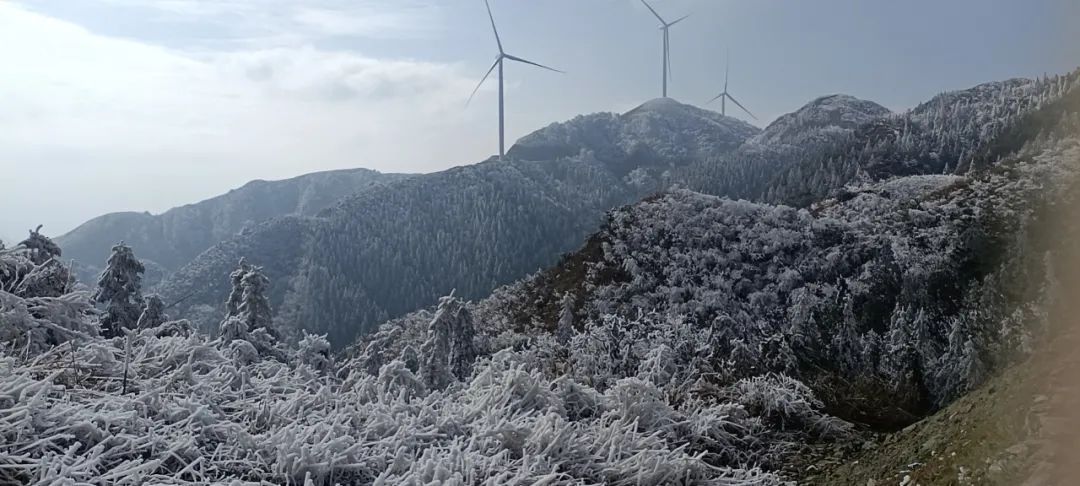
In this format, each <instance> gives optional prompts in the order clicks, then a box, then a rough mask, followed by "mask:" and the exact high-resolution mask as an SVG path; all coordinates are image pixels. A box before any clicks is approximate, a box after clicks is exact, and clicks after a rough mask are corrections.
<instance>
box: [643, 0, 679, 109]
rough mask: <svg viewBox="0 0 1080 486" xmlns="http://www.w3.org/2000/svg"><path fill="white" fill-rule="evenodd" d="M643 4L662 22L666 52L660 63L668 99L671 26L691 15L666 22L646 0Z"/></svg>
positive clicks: (664, 93)
mask: <svg viewBox="0 0 1080 486" xmlns="http://www.w3.org/2000/svg"><path fill="white" fill-rule="evenodd" d="M641 3H643V4H645V8H648V9H649V11H650V12H652V14H653V15H655V16H656V19H657V20H659V21H660V30H662V31H664V52H663V55H662V60H661V61H660V62H661V64H662V67H663V71H664V88H663V95H664V98H667V83H668V76H669V75H670V71H671V41H670V38H671V37H670V36H669V35H668V29H670V28H671V26H673V25H675V24H677V23H679V22H682V21H683V20H685V19H686V18H687V17H689V15H684V16H682V17H680V18H678V19H676V20H675V21H674V22H667V21H665V20H664V18H663V17H661V16H660V14H658V13H656V10H655V9H654V8H652V5H649V3H648V2H646V1H645V0H641Z"/></svg>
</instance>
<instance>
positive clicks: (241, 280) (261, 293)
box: [221, 259, 278, 341]
mask: <svg viewBox="0 0 1080 486" xmlns="http://www.w3.org/2000/svg"><path fill="white" fill-rule="evenodd" d="M229 278H230V280H231V281H232V291H231V292H229V299H228V300H227V301H226V302H225V319H224V320H223V321H222V322H221V337H222V339H224V340H225V341H230V340H232V339H247V336H248V335H249V333H251V332H255V331H256V330H258V329H262V330H263V331H264V332H265V333H266V334H268V335H269V336H270V337H272V338H273V339H277V337H278V336H277V332H275V330H274V328H273V325H272V323H273V319H274V316H273V313H272V312H271V309H270V301H269V299H268V298H267V297H266V294H267V292H268V291H269V287H270V280H269V279H268V278H266V276H265V275H263V274H262V269H261V268H259V267H256V266H252V265H249V264H248V263H247V262H246V261H245V260H244V259H240V263H239V266H238V268H237V269H236V270H234V271H233V272H232V273H231V274H230V275H229ZM241 324H242V325H241Z"/></svg>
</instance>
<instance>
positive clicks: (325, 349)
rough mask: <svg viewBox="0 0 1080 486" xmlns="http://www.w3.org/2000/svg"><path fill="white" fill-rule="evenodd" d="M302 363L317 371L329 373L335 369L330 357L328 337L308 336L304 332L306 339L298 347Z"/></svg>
mask: <svg viewBox="0 0 1080 486" xmlns="http://www.w3.org/2000/svg"><path fill="white" fill-rule="evenodd" d="M297 347H298V349H297V352H298V354H299V355H300V361H301V362H302V363H304V364H306V365H308V366H310V367H311V368H312V369H314V370H315V371H319V372H327V371H330V368H331V367H333V361H332V360H331V357H330V342H329V341H327V340H326V335H325V334H323V335H318V334H308V333H307V332H304V338H303V339H301V340H300V343H299V344H298V345H297Z"/></svg>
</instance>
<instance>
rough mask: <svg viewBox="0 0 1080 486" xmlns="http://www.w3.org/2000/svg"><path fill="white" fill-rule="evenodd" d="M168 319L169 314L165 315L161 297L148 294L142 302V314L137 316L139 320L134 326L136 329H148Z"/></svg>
mask: <svg viewBox="0 0 1080 486" xmlns="http://www.w3.org/2000/svg"><path fill="white" fill-rule="evenodd" d="M168 320H169V316H166V315H165V303H164V302H162V301H161V297H158V296H157V295H148V296H146V300H145V303H144V304H143V311H142V315H140V316H139V321H138V323H137V324H136V325H135V327H136V328H137V329H149V328H152V327H158V326H160V325H162V324H164V323H165V321H168Z"/></svg>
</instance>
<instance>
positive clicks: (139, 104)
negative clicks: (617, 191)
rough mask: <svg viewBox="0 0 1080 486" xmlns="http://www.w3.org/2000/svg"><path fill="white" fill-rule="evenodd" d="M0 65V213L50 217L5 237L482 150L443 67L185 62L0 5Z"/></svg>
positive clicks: (325, 61) (315, 51)
mask: <svg viewBox="0 0 1080 486" xmlns="http://www.w3.org/2000/svg"><path fill="white" fill-rule="evenodd" d="M110 1H113V0H110ZM115 1H119V0H115ZM237 3H239V4H242V3H245V2H237ZM156 4H158V6H159V7H162V8H166V7H167V8H173V9H174V10H178V11H184V12H185V15H221V13H220V12H219V11H210V12H206V11H199V10H197V9H195V8H194V7H192V8H191V9H190V10H185V9H188V7H189V5H188V4H189V2H183V1H176V2H167V1H164V0H163V1H160V2H156ZM342 29H344V27H342ZM0 58H2V59H4V62H5V68H4V70H5V72H7V73H11V74H13V75H8V76H0V103H2V104H3V106H4V109H3V110H0V152H2V153H4V154H5V156H4V157H3V158H2V159H0V173H4V174H14V177H12V179H14V180H15V181H18V182H19V183H16V184H12V185H10V186H7V187H5V189H4V190H3V191H0V207H8V208H11V207H20V208H21V207H26V201H31V200H34V199H35V198H40V194H41V193H42V191H48V190H49V189H48V186H51V188H52V189H55V191H56V192H58V193H59V192H61V191H62V192H63V194H56V197H57V198H58V200H62V201H63V203H64V204H54V203H53V202H52V201H50V202H49V203H48V204H44V203H43V204H40V205H38V209H40V210H41V211H44V212H47V213H48V214H46V215H42V214H34V215H26V216H18V215H13V214H8V215H7V216H6V217H5V218H0V232H2V233H6V234H9V235H10V234H21V231H22V230H23V229H24V227H29V226H27V225H36V223H37V222H44V223H46V225H47V226H46V227H47V228H49V229H51V230H52V231H54V232H56V231H62V230H66V229H69V228H71V227H72V226H74V225H75V224H77V223H79V222H81V221H83V220H85V219H88V218H89V217H92V216H95V215H97V214H100V213H103V212H106V211H114V210H118V209H129V210H151V211H160V210H164V209H167V208H168V207H171V206H175V205H179V204H182V203H187V202H192V201H195V200H198V199H201V198H204V197H209V196H212V195H214V194H217V193H220V192H224V191H226V190H227V189H229V188H230V187H234V186H237V185H239V184H241V183H243V182H245V181H247V180H250V179H254V178H281V177H289V176H293V175H298V174H301V173H305V172H310V171H314V170H322V169H331V168H340V167H370V168H375V169H379V170H383V171H426V170H435V169H440V168H443V167H446V166H447V165H448V164H450V163H466V162H472V161H475V160H476V159H478V158H479V156H478V154H480V153H483V152H484V151H483V150H481V149H480V148H479V147H476V146H474V145H471V144H469V143H467V142H464V141H467V140H483V139H486V138H490V137H482V136H480V135H479V134H477V133H475V132H474V131H475V130H476V127H475V125H476V124H475V123H471V118H473V117H476V116H477V112H476V111H465V110H463V105H464V100H465V98H466V97H467V96H468V93H469V91H470V90H471V89H472V87H473V85H474V83H475V79H474V74H473V73H472V72H464V71H466V70H464V69H463V67H462V66H459V65H457V64H446V63H437V62H427V61H419V60H411V59H383V58H376V57H371V56H365V55H363V54H362V53H358V52H354V51H331V50H325V49H320V48H317V47H315V46H314V45H313V44H310V43H303V42H300V43H295V44H290V45H284V46H278V47H272V48H260V49H228V50H193V51H185V50H182V49H175V48H167V47H162V46H158V45H152V44H147V43H143V42H139V41H136V40H131V39H123V38H116V37H109V36H105V35H100V34H97V33H94V32H91V31H89V30H87V29H85V28H83V27H81V26H79V25H76V24H73V23H70V22H66V21H62V20H58V19H56V18H51V17H48V16H46V15H43V14H40V13H36V12H32V11H29V10H27V9H24V8H21V7H19V6H16V5H13V4H10V3H6V2H0ZM9 177H10V176H9ZM72 201H80V203H79V204H72V203H71V202H72ZM17 216H18V217H25V218H26V219H25V220H16V219H18V217H17Z"/></svg>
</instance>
